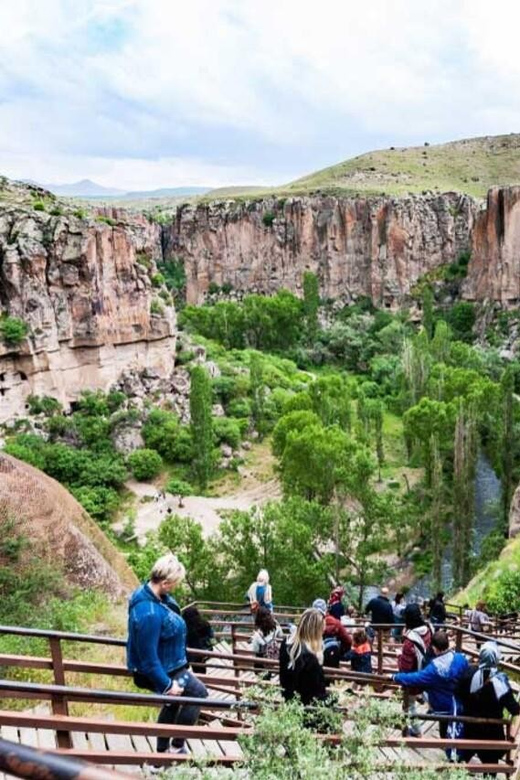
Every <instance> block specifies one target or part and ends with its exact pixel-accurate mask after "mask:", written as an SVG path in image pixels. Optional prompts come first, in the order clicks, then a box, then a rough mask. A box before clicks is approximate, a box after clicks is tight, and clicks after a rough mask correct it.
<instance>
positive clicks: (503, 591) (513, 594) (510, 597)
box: [487, 570, 520, 614]
mask: <svg viewBox="0 0 520 780" xmlns="http://www.w3.org/2000/svg"><path fill="white" fill-rule="evenodd" d="M519 603H520V570H516V571H505V572H503V573H502V574H500V576H499V577H498V578H497V580H495V581H494V582H493V585H492V591H491V593H490V594H489V595H488V596H487V606H488V608H489V609H490V610H491V612H494V613H496V614H505V613H507V612H513V611H514V610H517V609H518V604H519Z"/></svg>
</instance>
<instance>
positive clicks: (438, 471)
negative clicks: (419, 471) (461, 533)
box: [430, 434, 444, 591]
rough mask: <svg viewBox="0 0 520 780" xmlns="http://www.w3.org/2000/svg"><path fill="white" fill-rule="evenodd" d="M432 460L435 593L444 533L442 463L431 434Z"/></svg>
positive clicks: (433, 572) (431, 539) (431, 522)
mask: <svg viewBox="0 0 520 780" xmlns="http://www.w3.org/2000/svg"><path fill="white" fill-rule="evenodd" d="M430 452H431V458H432V470H431V471H432V476H431V508H430V547H431V552H432V561H433V567H432V578H433V587H434V589H435V590H436V591H439V590H441V587H442V568H441V567H442V541H443V531H444V514H443V490H444V483H443V477H442V461H441V454H440V451H439V441H438V436H437V435H436V434H432V436H431V441H430Z"/></svg>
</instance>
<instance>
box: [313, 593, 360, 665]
mask: <svg viewBox="0 0 520 780" xmlns="http://www.w3.org/2000/svg"><path fill="white" fill-rule="evenodd" d="M312 608H313V609H317V610H318V611H319V612H321V614H322V615H323V617H324V618H325V623H324V626H323V647H324V665H325V666H333V667H336V668H337V667H339V662H340V660H341V659H342V658H344V657H345V656H346V655H347V653H348V652H349V650H350V648H351V647H352V637H351V636H350V634H349V632H348V631H347V629H346V628H345V626H344V625H343V624H342V622H341V620H339V619H338V618H336V617H334V615H331V614H330V612H329V609H328V607H327V602H326V601H325V599H315V600H314V601H313V602H312Z"/></svg>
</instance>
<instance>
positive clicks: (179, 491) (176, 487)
mask: <svg viewBox="0 0 520 780" xmlns="http://www.w3.org/2000/svg"><path fill="white" fill-rule="evenodd" d="M166 491H167V492H168V493H171V494H172V495H173V496H177V497H178V499H179V509H182V507H183V506H184V504H183V501H182V499H183V498H186V496H191V495H193V488H192V486H191V485H190V483H189V482H185V481H184V480H183V479H170V481H169V482H168V484H167V485H166Z"/></svg>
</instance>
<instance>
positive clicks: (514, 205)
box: [463, 187, 520, 306]
mask: <svg viewBox="0 0 520 780" xmlns="http://www.w3.org/2000/svg"><path fill="white" fill-rule="evenodd" d="M471 238H472V253H471V262H470V265H469V268H468V277H467V279H466V281H465V283H464V287H463V295H464V297H465V298H467V299H468V300H478V301H481V300H486V299H487V300H491V301H496V302H498V303H502V304H504V305H506V306H507V305H509V304H515V305H517V304H518V302H519V301H520V187H506V188H503V187H494V188H493V189H491V190H490V191H489V193H488V196H487V203H486V208H483V209H482V210H481V211H480V212H479V214H478V215H477V217H476V220H475V225H474V228H473V231H472V237H471Z"/></svg>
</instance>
